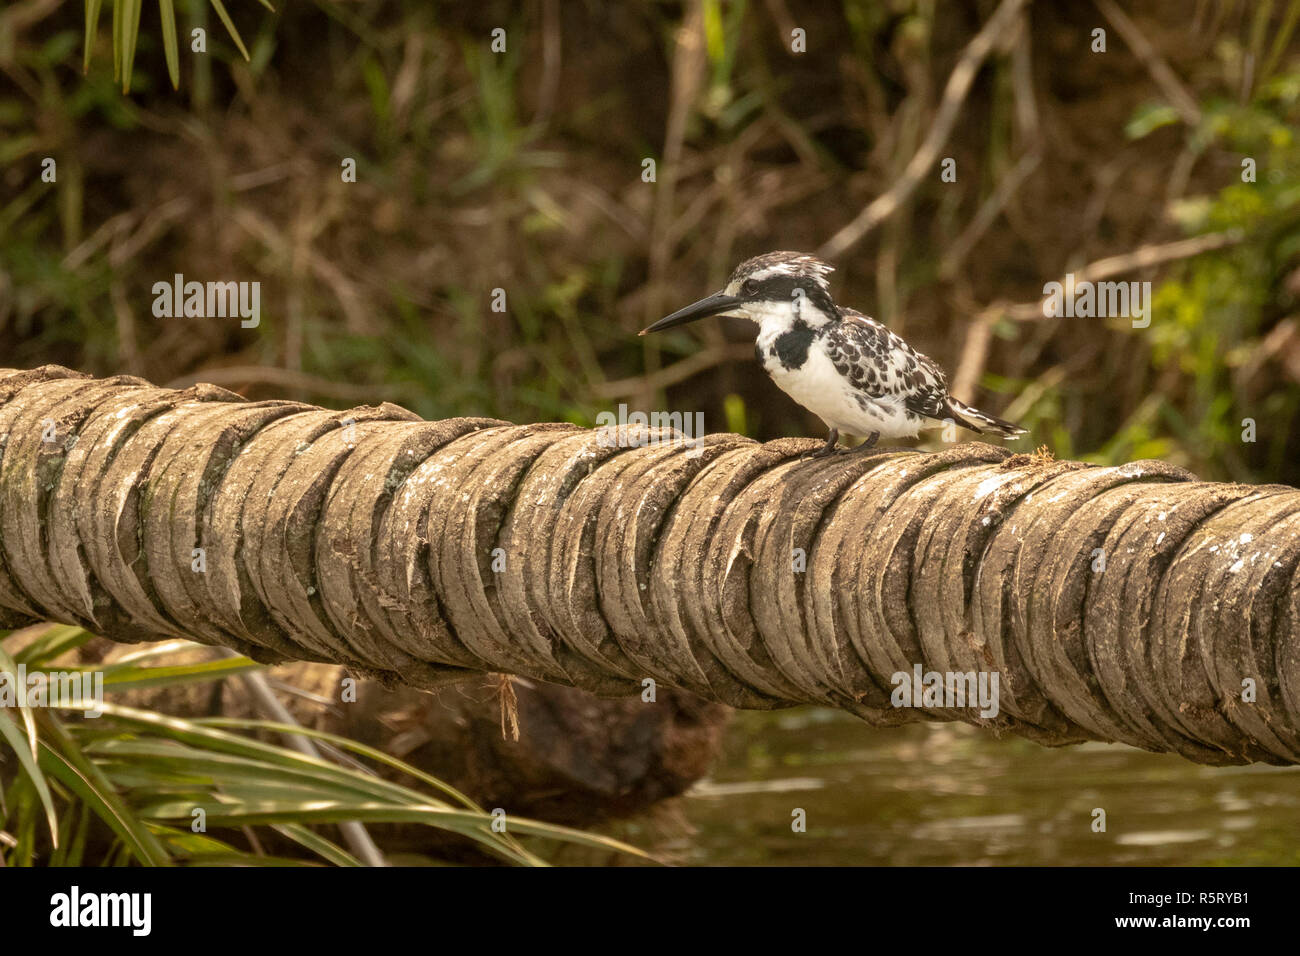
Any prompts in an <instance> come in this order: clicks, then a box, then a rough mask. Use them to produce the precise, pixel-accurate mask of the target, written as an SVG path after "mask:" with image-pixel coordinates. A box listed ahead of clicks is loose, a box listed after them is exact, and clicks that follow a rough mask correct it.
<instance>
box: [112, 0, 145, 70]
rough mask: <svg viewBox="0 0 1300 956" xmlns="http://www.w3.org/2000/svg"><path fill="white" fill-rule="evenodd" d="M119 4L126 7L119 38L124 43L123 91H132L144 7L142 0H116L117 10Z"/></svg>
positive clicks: (114, 6)
mask: <svg viewBox="0 0 1300 956" xmlns="http://www.w3.org/2000/svg"><path fill="white" fill-rule="evenodd" d="M118 4H121V5H122V6H123V7H124V10H123V13H122V34H121V37H120V38H119V39H120V41H121V43H122V92H123V93H129V92H131V71H132V69H133V68H134V65H135V44H136V41H137V40H138V39H139V38H140V11H141V8H142V7H143V3H142V0H116V3H114V5H113V9H114V10H116V9H117V6H118Z"/></svg>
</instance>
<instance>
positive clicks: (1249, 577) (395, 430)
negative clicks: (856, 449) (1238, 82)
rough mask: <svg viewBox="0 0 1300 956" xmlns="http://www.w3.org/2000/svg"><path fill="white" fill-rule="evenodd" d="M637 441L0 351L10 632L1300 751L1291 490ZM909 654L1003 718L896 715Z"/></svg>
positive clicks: (956, 458)
mask: <svg viewBox="0 0 1300 956" xmlns="http://www.w3.org/2000/svg"><path fill="white" fill-rule="evenodd" d="M349 420H351V421H352V422H354V423H355V424H354V426H353V427H351V428H347V427H344V426H345V424H346V422H347V421H349ZM619 435H620V436H621V437H622V438H623V439H625V445H631V446H632V447H620V446H619V444H618V441H617V440H615V441H613V442H611V441H610V440H609V436H608V434H606V435H604V436H602V434H600V433H598V432H594V431H591V430H587V429H582V428H578V427H575V426H572V425H567V424H541V425H511V424H508V423H505V422H499V421H494V420H490V419H465V418H461V419H451V420H448V421H439V422H426V421H422V420H420V419H418V418H417V417H416V416H415V415H413V414H411V413H410V412H407V411H405V410H403V409H401V408H398V407H396V406H392V405H381V406H378V407H365V408H357V409H352V410H349V411H326V410H322V409H319V408H316V407H314V406H309V405H303V404H298V403H294V402H246V401H244V400H242V399H241V398H240V397H239V396H237V395H235V394H233V393H231V392H227V391H225V390H223V389H219V388H216V387H213V386H205V385H198V386H195V387H193V388H189V389H185V390H183V391H173V390H169V389H162V388H156V387H154V386H152V385H150V384H148V383H147V382H144V381H142V380H140V379H136V378H131V377H124V376H118V377H114V378H109V379H94V378H89V377H86V376H82V375H79V374H78V373H75V372H71V371H69V370H67V369H63V368H59V367H57V366H46V367H44V368H40V369H36V370H33V371H25V372H15V371H13V370H6V369H0V625H3V626H16V625H18V624H21V623H27V622H29V621H31V620H33V619H37V620H42V619H43V620H55V621H63V622H66V623H74V624H80V625H83V626H85V627H87V628H89V629H91V630H93V631H96V632H98V633H100V634H103V635H104V636H106V637H109V638H112V639H114V640H118V641H141V640H153V639H158V638H163V637H173V636H174V637H187V638H192V639H194V640H198V641H201V642H204V643H209V644H220V645H224V646H227V647H232V648H235V649H236V650H239V651H241V652H243V653H245V654H248V655H250V656H252V657H254V658H256V659H258V660H262V661H268V662H270V661H278V660H284V659H303V660H318V661H331V662H336V663H343V664H347V665H350V666H352V667H354V668H356V669H357V670H359V671H361V672H363V673H367V674H371V675H375V676H379V677H381V678H384V679H389V680H395V681H401V682H405V683H408V684H412V685H415V686H422V687H429V686H434V685H436V684H438V683H441V682H442V681H444V680H446V679H447V678H448V677H452V676H459V675H462V674H463V673H464V672H465V670H472V671H502V672H508V673H515V674H521V675H526V676H529V677H533V678H538V679H541V680H547V681H556V682H560V683H568V684H574V685H576V686H578V687H582V688H586V689H588V690H592V691H594V692H596V693H598V694H606V695H614V694H626V693H637V692H640V690H641V688H642V683H641V682H642V681H643V679H645V678H652V679H654V680H655V681H656V682H658V683H662V684H670V685H673V686H677V687H680V688H683V689H685V690H689V691H692V692H694V693H696V694H698V695H700V696H702V697H706V698H709V699H713V700H718V701H722V702H724V703H728V704H731V705H733V706H736V707H746V708H767V707H779V706H784V705H789V704H796V703H818V704H826V705H830V706H833V707H840V708H843V709H845V710H848V711H851V712H853V713H855V714H857V715H859V716H861V717H862V718H864V719H865V720H867V721H869V722H871V723H874V724H897V723H901V722H905V721H909V720H923V719H960V720H965V721H968V722H970V723H975V724H982V725H986V726H991V727H992V728H994V729H995V730H1009V731H1013V732H1016V733H1020V734H1023V735H1026V736H1029V737H1031V738H1033V739H1035V740H1039V741H1041V742H1044V743H1049V744H1064V743H1071V742H1076V741H1080V740H1085V739H1095V740H1105V741H1122V742H1126V743H1130V744H1133V745H1135V746H1137V747H1142V748H1145V749H1148V750H1155V751H1173V752H1176V753H1180V754H1182V755H1183V756H1185V757H1187V758H1189V759H1191V760H1196V761H1200V762H1204V763H1232V762H1243V761H1252V760H1258V761H1266V762H1271V763H1295V762H1297V760H1298V759H1300V732H1298V731H1300V640H1298V637H1300V491H1297V490H1295V489H1293V488H1289V487H1285V486H1279V485H1267V486H1258V487H1255V486H1245V485H1231V484H1217V483H1210V482H1201V481H1198V480H1197V479H1196V478H1195V477H1194V476H1193V475H1190V474H1188V473H1187V472H1185V471H1183V470H1181V469H1178V468H1175V467H1173V466H1171V465H1168V464H1165V463H1162V462H1156V461H1141V462H1134V463H1132V464H1129V465H1125V466H1123V467H1119V468H1107V467H1095V466H1088V465H1085V464H1083V463H1080V462H1070V461H1054V460H1051V459H1050V458H1047V457H1039V456H1026V455H1011V454H1009V453H1008V452H1007V451H1005V450H1003V449H999V448H994V447H991V446H989V445H984V444H979V443H970V444H964V445H956V446H954V447H952V448H950V449H948V450H946V451H944V452H941V453H938V454H920V453H915V452H904V451H889V450H884V451H880V452H876V453H873V454H869V455H866V456H862V455H841V456H838V457H835V458H831V459H823V460H809V461H802V460H800V457H799V456H800V455H801V454H803V453H806V452H807V451H809V450H811V449H812V448H814V447H816V445H817V442H816V441H814V440H804V439H783V440H780V441H775V442H768V443H766V444H758V443H755V442H753V441H750V440H748V439H745V438H742V437H739V436H736V435H726V434H719V435H711V436H708V437H707V438H705V439H703V440H702V441H701V442H700V444H699V446H698V447H697V448H695V449H692V448H690V447H688V446H685V445H683V444H682V443H680V442H678V443H663V442H662V440H663V439H665V438H667V437H668V434H667V433H664V432H658V431H655V432H648V431H647V430H638V429H635V428H633V429H630V430H625V431H623V432H620V433H619ZM651 437H653V438H654V439H656V440H661V443H658V444H650V445H644V444H641V445H637V444H636V443H637V442H644V441H645V440H646V439H647V438H651ZM48 439H52V440H48ZM196 548H201V549H203V555H204V561H205V563H206V570H203V571H196V570H194V563H195V560H196V559H195V555H194V549H196ZM498 549H499V550H498ZM1098 549H1100V551H1099V550H1098ZM798 551H801V552H802V553H803V554H804V555H805V556H806V558H805V560H806V567H805V568H804V569H803V570H799V563H798V560H797V558H796V557H795V556H796V553H797V552H798ZM1097 554H1103V555H1104V560H1105V569H1104V570H1096V567H1097V566H1098V562H1097V559H1096V555H1097ZM916 664H920V665H921V667H922V669H923V670H924V671H938V672H940V673H944V672H971V671H974V672H986V673H988V672H997V673H998V675H999V681H1000V692H1001V694H1000V701H999V705H1000V713H999V714H998V716H997V717H996V718H994V719H992V720H985V719H983V718H980V717H979V716H978V714H977V713H976V709H975V708H966V709H949V710H936V709H932V708H931V709H909V708H895V707H894V706H892V704H891V701H890V694H891V691H892V690H893V683H892V680H891V678H892V676H893V675H894V674H896V673H898V672H906V673H909V674H910V673H911V672H912V670H913V666H914V665H916ZM1247 679H1249V680H1250V681H1253V684H1254V688H1255V695H1256V697H1255V699H1254V700H1253V701H1250V702H1248V701H1247V700H1243V681H1246V680H1247Z"/></svg>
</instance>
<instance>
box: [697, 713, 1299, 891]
mask: <svg viewBox="0 0 1300 956" xmlns="http://www.w3.org/2000/svg"><path fill="white" fill-rule="evenodd" d="M684 802H685V809H686V814H687V816H688V818H689V819H690V821H691V823H692V824H693V825H694V826H695V827H696V828H697V829H698V832H697V833H696V834H695V836H694V837H693V838H691V839H690V840H689V841H687V842H688V843H689V844H690V846H689V848H688V849H686V855H687V858H688V859H687V862H689V863H692V864H715V865H716V864H733V865H755V864H779V865H817V864H827V865H842V864H869V865H882V864H921V865H927V864H929V865H934V864H964V865H987V864H1037V865H1101V864H1120V865H1157V866H1158V865H1168V864H1180V865H1193V866H1194V865H1213V864H1256V865H1297V864H1300V769H1293V768H1275V767H1266V766H1250V767H1217V768H1216V767H1201V766H1197V765H1196V764H1192V763H1188V762H1187V761H1185V760H1183V759H1181V758H1179V757H1173V756H1168V755H1161V754H1148V753H1144V752H1142V751H1139V750H1134V749H1132V748H1129V747H1122V746H1114V745H1107V744H1083V745H1080V746H1075V747H1067V748H1059V749H1049V748H1046V747H1041V746H1038V745H1037V744H1033V743H1030V742H1029V741H1027V740H1022V739H1020V738H1017V737H1004V738H1003V739H1001V740H998V739H995V738H994V737H993V736H992V735H991V734H988V733H987V732H984V731H981V730H979V729H977V728H975V727H969V726H966V725H964V724H916V725H911V726H908V727H901V728H895V729H887V730H876V729H873V728H871V727H868V726H866V725H865V724H862V723H861V722H859V721H858V720H856V719H855V718H853V717H851V716H849V715H847V714H843V713H840V712H838V711H832V710H823V709H820V708H800V709H797V710H788V711H778V712H774V713H742V714H738V715H737V717H736V720H735V722H734V723H733V724H732V726H731V729H730V730H729V732H728V734H727V744H726V751H725V754H724V756H723V759H722V761H721V762H720V763H719V765H718V767H717V769H716V771H715V772H714V774H713V775H712V776H711V777H710V778H708V779H707V780H705V781H702V782H701V783H700V784H699V785H697V787H695V788H694V789H693V790H692V791H691V793H690V794H689V795H688V796H687V798H686V800H685V801H684ZM1097 807H1101V808H1103V809H1104V810H1105V811H1106V832H1105V833H1094V832H1093V831H1092V819H1093V817H1092V813H1093V810H1094V808H1097ZM795 808H802V809H803V810H805V811H807V832H805V833H795V832H793V831H792V829H791V822H792V819H793V818H792V815H791V814H792V811H793V810H794V809H795Z"/></svg>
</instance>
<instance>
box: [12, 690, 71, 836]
mask: <svg viewBox="0 0 1300 956" xmlns="http://www.w3.org/2000/svg"><path fill="white" fill-rule="evenodd" d="M29 734H30V736H24V735H23V734H22V733H21V732H20V731H19V730H18V725H17V724H15V723H14V721H13V718H12V717H10V716H9V715H8V714H7V713H5V711H4V710H3V709H0V737H3V738H4V739H5V740H6V741H8V742H9V746H10V747H12V748H13V750H14V753H15V754H16V755H17V756H18V762H19V763H20V764H21V765H22V768H23V770H24V771H26V773H27V779H28V780H29V781H30V782H31V785H32V788H33V789H34V790H35V791H36V795H37V796H38V797H39V798H40V801H41V805H42V806H43V807H45V820H46V822H47V823H48V824H49V827H50V839H51V840H52V841H53V842H54V846H55V848H56V849H57V848H58V846H59V815H58V813H57V812H56V811H55V809H54V798H53V796H51V794H50V787H49V784H48V783H47V782H46V780H45V774H43V773H42V772H41V767H40V763H39V759H38V757H37V756H34V755H33V754H32V753H31V752H30V750H29V749H28V748H29V745H30V746H35V744H36V731H35V730H34V729H33V730H30V731H29Z"/></svg>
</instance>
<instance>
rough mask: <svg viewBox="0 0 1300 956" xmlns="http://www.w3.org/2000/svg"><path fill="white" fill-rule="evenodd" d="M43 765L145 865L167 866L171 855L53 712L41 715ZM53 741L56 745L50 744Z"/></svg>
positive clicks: (41, 761)
mask: <svg viewBox="0 0 1300 956" xmlns="http://www.w3.org/2000/svg"><path fill="white" fill-rule="evenodd" d="M42 723H43V724H44V725H45V729H46V734H45V735H44V736H43V737H42V739H41V750H40V763H41V766H42V768H43V769H44V770H45V771H46V772H47V773H49V774H50V775H51V776H53V777H55V778H56V779H57V780H59V782H60V783H62V784H63V785H64V786H65V787H67V788H68V789H69V790H71V791H72V792H73V793H75V794H76V795H77V796H78V797H80V798H81V800H82V801H83V802H84V803H86V804H87V805H88V806H89V807H90V808H91V809H92V810H93V811H94V812H95V813H96V815H98V816H99V818H100V819H102V820H103V821H104V822H105V823H106V824H108V826H109V827H110V828H111V829H112V830H113V832H114V833H116V834H117V835H118V837H119V838H120V839H121V840H122V842H123V844H124V845H125V846H126V848H127V849H128V850H129V852H130V853H131V854H132V855H134V856H135V857H136V859H138V860H139V861H140V862H141V863H144V864H145V865H146V866H169V865H170V864H171V860H170V858H169V857H168V856H167V852H166V850H164V849H163V847H162V844H160V843H159V842H158V840H157V838H155V837H154V835H153V834H152V833H151V832H150V831H149V829H148V827H147V826H145V824H144V822H143V821H141V820H139V819H137V818H136V817H135V816H134V815H133V814H132V813H131V811H130V810H129V809H128V808H127V806H126V804H125V803H123V801H122V798H121V797H120V796H119V795H118V793H117V792H116V791H115V790H114V789H113V785H112V783H110V781H109V780H108V778H107V777H105V776H104V773H103V771H102V770H100V769H99V768H98V767H96V766H95V765H94V764H93V763H92V762H91V761H90V760H89V759H88V758H87V757H86V755H85V754H84V753H82V752H81V749H80V748H79V747H78V746H77V743H76V741H75V740H73V739H72V735H71V734H69V733H68V732H67V730H65V729H64V728H63V725H62V724H60V723H59V721H58V720H57V719H55V717H54V716H53V715H52V714H44V715H42ZM51 741H53V742H54V743H55V744H57V745H58V747H59V749H58V750H55V749H54V748H53V747H52V746H50V742H51Z"/></svg>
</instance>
